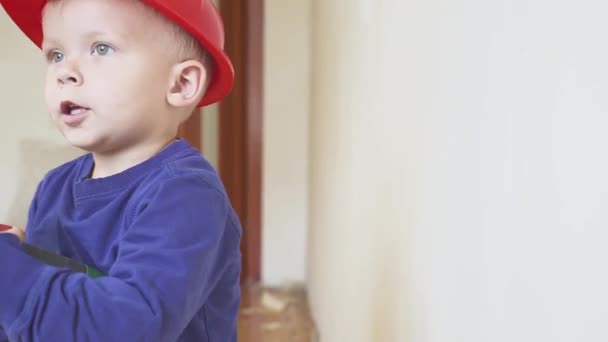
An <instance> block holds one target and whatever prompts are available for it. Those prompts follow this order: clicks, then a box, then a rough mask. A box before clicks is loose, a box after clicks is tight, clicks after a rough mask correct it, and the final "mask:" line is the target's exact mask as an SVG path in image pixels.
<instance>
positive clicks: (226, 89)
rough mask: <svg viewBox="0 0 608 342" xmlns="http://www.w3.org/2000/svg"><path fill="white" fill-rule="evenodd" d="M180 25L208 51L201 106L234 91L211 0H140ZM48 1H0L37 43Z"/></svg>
mask: <svg viewBox="0 0 608 342" xmlns="http://www.w3.org/2000/svg"><path fill="white" fill-rule="evenodd" d="M141 1H142V2H144V3H145V4H147V5H148V6H150V7H152V8H154V9H156V10H157V11H158V12H159V13H162V14H163V15H164V16H166V17H167V18H168V19H169V20H171V21H173V22H175V23H176V24H177V25H179V26H181V27H182V28H183V29H184V30H186V31H187V32H189V33H190V34H191V35H192V36H194V38H196V39H197V40H198V41H199V42H200V43H201V45H202V46H203V47H204V48H205V49H206V50H207V51H209V54H210V55H211V56H212V58H213V60H214V64H215V69H214V73H213V78H212V79H211V82H210V83H209V88H208V89H207V92H206V93H205V95H204V97H203V99H202V101H201V103H200V104H199V107H202V106H205V105H208V104H212V103H215V102H217V101H220V100H221V99H223V98H224V97H225V96H226V95H228V94H229V93H230V91H231V90H232V86H233V84H234V69H233V67H232V63H231V62H230V59H229V58H228V56H227V55H226V54H225V53H224V24H223V22H222V18H221V16H220V13H219V11H218V9H217V7H216V6H215V4H214V3H213V1H211V0H164V1H163V0H141ZM46 2H47V0H0V5H2V7H4V9H5V10H6V12H7V13H8V15H9V16H10V17H11V18H12V19H13V21H14V22H15V23H16V24H17V26H19V28H21V30H22V31H23V32H24V33H25V34H26V35H27V36H28V37H29V38H30V39H31V40H32V41H33V42H34V43H35V44H36V45H37V46H38V47H41V45H42V9H43V8H44V5H45V4H46Z"/></svg>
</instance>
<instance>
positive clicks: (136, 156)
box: [91, 138, 175, 178]
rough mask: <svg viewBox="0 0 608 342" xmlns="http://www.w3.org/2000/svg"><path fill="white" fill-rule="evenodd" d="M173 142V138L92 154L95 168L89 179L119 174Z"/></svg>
mask: <svg viewBox="0 0 608 342" xmlns="http://www.w3.org/2000/svg"><path fill="white" fill-rule="evenodd" d="M174 141H175V138H171V139H167V140H165V141H157V142H154V143H148V144H142V145H138V146H135V147H130V148H126V149H124V150H117V151H109V152H103V153H99V152H93V153H92V154H93V159H94V161H95V166H94V167H93V172H92V173H91V178H104V177H110V176H113V175H116V174H119V173H121V172H123V171H125V170H128V169H130V168H132V167H134V166H136V165H139V164H141V163H143V162H144V161H146V160H148V159H150V158H152V157H154V156H155V155H156V154H158V153H159V152H160V151H162V150H163V149H164V148H165V147H167V146H168V145H169V144H171V143H172V142H174Z"/></svg>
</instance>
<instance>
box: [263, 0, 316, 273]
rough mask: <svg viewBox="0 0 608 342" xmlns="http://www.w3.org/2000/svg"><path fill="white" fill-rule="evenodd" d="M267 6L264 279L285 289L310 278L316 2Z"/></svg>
mask: <svg viewBox="0 0 608 342" xmlns="http://www.w3.org/2000/svg"><path fill="white" fill-rule="evenodd" d="M265 4H266V8H265V16H266V18H265V30H264V34H265V40H266V42H265V70H264V78H265V80H264V82H265V83H264V87H265V90H264V91H265V98H264V107H265V110H264V151H263V153H264V163H263V184H264V185H263V219H262V220H263V227H264V231H263V234H262V236H263V241H262V245H263V246H262V249H263V252H262V271H263V275H262V277H263V281H264V282H265V283H266V284H269V285H281V284H285V283H291V282H303V281H304V280H305V274H306V244H307V221H308V219H307V217H308V144H309V141H308V139H309V137H308V126H309V112H310V5H311V1H310V0H304V1H302V0H267V1H266V2H265Z"/></svg>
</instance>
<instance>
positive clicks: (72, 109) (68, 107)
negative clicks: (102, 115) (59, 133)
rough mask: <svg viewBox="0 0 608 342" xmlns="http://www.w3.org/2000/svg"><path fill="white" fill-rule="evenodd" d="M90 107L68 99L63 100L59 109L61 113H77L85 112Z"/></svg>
mask: <svg viewBox="0 0 608 342" xmlns="http://www.w3.org/2000/svg"><path fill="white" fill-rule="evenodd" d="M89 109H90V108H87V107H84V106H81V105H79V104H77V103H74V102H70V101H63V102H61V105H60V111H61V114H63V115H78V114H82V113H84V112H86V111H87V110H89Z"/></svg>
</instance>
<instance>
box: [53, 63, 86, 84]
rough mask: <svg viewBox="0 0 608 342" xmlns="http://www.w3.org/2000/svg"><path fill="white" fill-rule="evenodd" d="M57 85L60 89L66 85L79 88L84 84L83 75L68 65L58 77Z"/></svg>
mask: <svg viewBox="0 0 608 342" xmlns="http://www.w3.org/2000/svg"><path fill="white" fill-rule="evenodd" d="M57 84H58V85H59V86H60V87H63V86H65V85H73V86H79V85H81V84H82V75H81V74H80V73H79V72H78V71H77V70H76V69H75V68H74V67H72V66H69V65H66V66H65V67H63V68H62V69H61V70H60V71H59V74H58V75H57Z"/></svg>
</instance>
